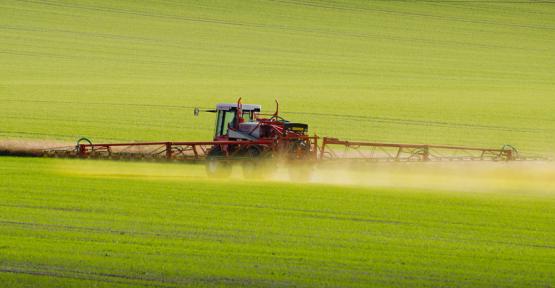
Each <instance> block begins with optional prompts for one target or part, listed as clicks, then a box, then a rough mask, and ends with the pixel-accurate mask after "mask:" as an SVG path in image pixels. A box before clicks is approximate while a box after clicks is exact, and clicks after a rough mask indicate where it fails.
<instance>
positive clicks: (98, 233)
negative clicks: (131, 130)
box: [0, 158, 555, 286]
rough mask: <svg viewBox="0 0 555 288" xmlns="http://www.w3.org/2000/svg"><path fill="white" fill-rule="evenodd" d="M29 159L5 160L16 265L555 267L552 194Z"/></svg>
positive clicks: (224, 272) (531, 273) (191, 277)
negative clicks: (262, 178)
mask: <svg viewBox="0 0 555 288" xmlns="http://www.w3.org/2000/svg"><path fill="white" fill-rule="evenodd" d="M4 159H6V158H4ZM7 159H9V158H7ZM21 161H22V160H16V159H14V160H10V161H7V162H5V161H4V162H5V163H4V164H5V165H3V166H8V167H12V168H11V169H9V170H4V171H8V172H2V173H3V174H4V175H13V176H11V177H10V179H11V180H6V179H4V180H2V181H3V182H4V183H3V184H7V186H3V187H7V188H4V189H2V190H1V192H0V193H2V198H3V204H2V205H0V211H1V213H0V214H1V215H3V216H2V219H1V221H0V230H2V232H1V233H2V235H4V237H2V239H1V240H0V241H1V242H2V243H0V246H1V247H4V248H3V249H2V250H3V252H5V253H2V256H0V257H3V261H2V263H6V264H4V266H5V267H4V268H5V270H9V269H12V270H16V271H35V272H36V271H39V272H38V273H47V272H48V271H50V270H51V269H53V270H55V271H57V270H60V271H58V272H56V273H57V274H56V273H53V274H55V275H58V274H59V275H66V276H68V275H69V276H71V277H78V278H85V279H87V278H86V277H94V278H92V279H98V281H102V280H101V279H104V278H105V277H104V276H99V275H106V274H110V273H111V274H114V275H126V276H127V277H129V278H130V279H139V280H140V279H147V280H148V279H149V280H148V281H153V283H154V284H156V285H162V284H164V285H165V284H172V285H173V284H177V285H186V284H191V285H209V286H210V285H219V284H221V285H230V286H233V285H240V284H238V283H243V284H245V283H251V284H252V285H257V286H266V285H270V286H272V285H275V286H280V283H281V284H283V285H284V286H289V285H291V283H294V284H293V285H300V286H304V285H309V286H312V285H315V284H317V285H323V286H326V285H331V286H335V285H339V286H359V285H361V286H364V285H363V283H364V284H367V283H373V284H375V285H378V286H390V285H395V286H397V285H409V284H413V285H433V286H438V285H446V286H449V285H450V284H449V283H451V284H453V283H458V284H460V285H465V286H481V285H488V286H489V285H492V284H496V285H503V286H522V285H534V286H536V285H540V286H541V285H547V284H548V283H550V282H549V281H550V277H551V274H550V271H552V270H553V268H554V266H555V262H554V261H553V259H555V258H554V256H555V243H554V242H553V239H555V235H554V234H555V231H554V230H553V227H552V225H551V224H552V221H551V220H552V219H553V218H554V217H555V215H554V214H553V210H552V207H553V198H552V197H548V198H545V197H544V198H535V197H529V196H526V193H522V194H516V195H511V194H507V195H501V194H485V195H481V194H459V195H457V194H449V193H445V194H444V193H439V194H438V193H424V192H409V191H379V190H365V189H355V188H339V187H325V186H295V185H284V184H279V185H263V187H261V186H260V185H259V183H258V182H254V183H250V184H247V183H244V184H234V183H231V182H212V181H208V182H207V181H200V182H183V181H177V182H176V181H143V180H139V179H112V180H108V179H101V178H99V179H95V178H83V177H75V176H63V175H60V174H52V172H49V171H50V170H49V169H48V168H47V167H49V163H53V162H50V161H52V160H31V161H32V162H28V163H35V166H30V167H31V168H30V171H26V173H25V174H20V175H17V168H18V167H21V168H23V166H19V165H20V163H21V164H23V163H22V162H21ZM79 162H80V161H77V162H75V163H76V164H77V163H79ZM64 163H68V162H64ZM69 163H73V162H72V161H70V162H69ZM98 163H102V162H98ZM33 167H34V168H33ZM21 168H20V169H21ZM45 168H46V169H45ZM9 171H12V172H9ZM6 173H8V174H6ZM6 181H7V182H6ZM37 181H38V182H37ZM39 182H40V183H41V185H40V186H37V185H36V183H39ZM226 186H227V188H222V187H226ZM37 247H40V249H37ZM76 254H77V255H79V257H75V256H76ZM26 263H27V264H26ZM31 263H33V264H31ZM164 263H165V264H164ZM29 265H32V266H31V267H29ZM37 265H38V267H42V268H37ZM33 267H34V268H33ZM56 267H58V268H56ZM75 267H79V268H78V269H75ZM114 271H117V273H116V272H114ZM255 271H256V272H255ZM22 273H23V272H22ZM143 273H147V274H148V275H158V276H155V277H153V276H151V277H143V278H141V277H142V276H141V275H144V274H143ZM211 273H212V274H214V275H216V279H217V280H214V281H213V282H209V283H204V282H203V281H204V280H202V279H205V278H206V277H209V276H208V275H209V274H211ZM253 273H254V274H253ZM272 273H273V274H272ZM83 275H88V276H86V277H84V276H83ZM252 275H257V277H256V279H252ZM516 275H518V276H516ZM114 277H115V279H119V278H118V276H114ZM168 279H169V280H168ZM224 279H228V280H224ZM148 281H145V283H144V284H149V283H150V282H148ZM242 281H246V282H242ZM249 281H250V282H249ZM488 283H489V284H488ZM150 284H152V283H150Z"/></svg>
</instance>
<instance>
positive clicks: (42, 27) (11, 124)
mask: <svg viewBox="0 0 555 288" xmlns="http://www.w3.org/2000/svg"><path fill="white" fill-rule="evenodd" d="M506 2H507V1H500V2H495V1H487V2H484V3H481V2H479V1H478V2H459V3H457V2H446V1H430V2H422V3H417V2H411V1H408V2H407V1H394V2H389V1H289V0H285V1H271V0H260V1H185V2H179V1H55V0H48V1H13V0H4V1H2V2H1V3H0V37H1V39H2V41H1V42H0V62H1V64H2V65H1V68H0V101H1V103H2V105H1V106H0V113H1V115H2V121H1V122H2V123H0V135H2V136H3V137H11V138H13V137H24V138H57V139H64V140H71V141H73V140H74V139H76V138H77V137H78V136H88V137H91V138H92V139H93V140H160V139H168V140H186V139H194V140H197V139H198V140H205V139H209V138H211V136H212V125H213V120H212V118H211V116H212V115H204V116H203V117H201V118H199V119H194V118H193V116H192V114H193V113H192V107H194V106H201V107H213V106H214V105H215V104H216V103H218V102H233V101H235V100H236V99H237V97H239V96H241V97H243V98H244V100H245V101H246V102H249V103H261V104H263V105H264V107H265V109H266V110H270V111H272V110H273V100H274V98H278V99H279V100H280V101H281V104H282V110H283V111H284V116H286V117H288V118H291V119H294V120H298V121H305V122H307V123H309V124H310V125H311V127H312V128H313V129H312V132H316V133H318V134H321V135H323V136H336V137H342V138H351V139H364V140H379V141H395V142H421V143H424V142H427V143H445V144H465V145H480V146H482V145H485V146H493V147H500V146H501V145H503V144H506V143H509V144H513V145H515V146H517V147H518V148H520V149H521V150H523V151H529V152H530V153H537V152H552V151H554V150H555V146H554V142H555V141H553V139H554V138H553V135H554V133H555V116H554V115H555V113H553V111H555V101H554V100H553V99H554V98H553V95H554V94H555V93H554V92H555V85H554V79H555V75H554V73H555V72H554V70H555V69H553V67H555V58H554V57H553V47H555V17H554V16H555V5H553V4H552V3H506ZM287 112H296V113H287Z"/></svg>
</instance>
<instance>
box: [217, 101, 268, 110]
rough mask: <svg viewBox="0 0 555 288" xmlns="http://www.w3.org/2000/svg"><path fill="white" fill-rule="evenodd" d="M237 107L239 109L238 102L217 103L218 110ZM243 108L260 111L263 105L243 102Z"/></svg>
mask: <svg viewBox="0 0 555 288" xmlns="http://www.w3.org/2000/svg"><path fill="white" fill-rule="evenodd" d="M235 109H237V103H219V104H218V105H216V110H223V111H229V110H235ZM243 110H244V111H256V112H260V110H262V106H261V105H258V104H243Z"/></svg>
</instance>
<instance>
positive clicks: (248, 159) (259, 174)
mask: <svg viewBox="0 0 555 288" xmlns="http://www.w3.org/2000/svg"><path fill="white" fill-rule="evenodd" d="M244 157H245V159H244V160H243V161H242V163H241V164H242V166H243V176H244V177H245V178H250V179H264V178H265V177H267V176H268V175H270V174H271V168H270V165H269V163H267V162H268V161H267V159H265V158H266V157H264V154H263V152H262V151H261V149H259V148H257V147H249V148H248V149H247V150H246V151H245V153H244Z"/></svg>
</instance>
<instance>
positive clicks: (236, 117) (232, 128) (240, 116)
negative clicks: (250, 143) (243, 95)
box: [214, 103, 262, 140]
mask: <svg viewBox="0 0 555 288" xmlns="http://www.w3.org/2000/svg"><path fill="white" fill-rule="evenodd" d="M261 108H262V107H261V105H257V104H241V103H220V104H218V105H217V106H216V110H215V111H214V112H216V129H215V131H216V132H215V135H214V139H215V140H221V139H225V138H227V139H231V138H235V139H249V140H254V139H256V138H257V137H256V136H253V135H241V134H243V133H241V132H240V131H239V130H240V129H239V127H240V126H241V128H244V127H247V126H252V125H254V126H256V125H257V122H256V115H257V114H258V113H260V110H261ZM241 130H244V129H241ZM238 133H239V134H238Z"/></svg>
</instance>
